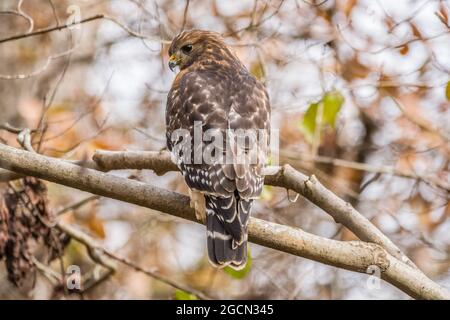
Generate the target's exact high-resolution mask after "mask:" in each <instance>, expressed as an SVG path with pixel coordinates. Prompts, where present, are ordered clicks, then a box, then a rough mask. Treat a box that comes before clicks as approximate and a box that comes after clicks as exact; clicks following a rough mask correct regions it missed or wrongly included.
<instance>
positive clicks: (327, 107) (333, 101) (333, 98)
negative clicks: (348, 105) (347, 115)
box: [323, 92, 344, 128]
mask: <svg viewBox="0 0 450 320" xmlns="http://www.w3.org/2000/svg"><path fill="white" fill-rule="evenodd" d="M343 103H344V97H343V96H342V95H341V94H340V93H339V92H329V93H327V94H325V96H324V97H323V106H324V108H323V123H324V124H328V125H330V126H331V127H332V128H334V127H335V125H336V118H337V114H338V113H339V111H340V110H341V107H342V104H343Z"/></svg>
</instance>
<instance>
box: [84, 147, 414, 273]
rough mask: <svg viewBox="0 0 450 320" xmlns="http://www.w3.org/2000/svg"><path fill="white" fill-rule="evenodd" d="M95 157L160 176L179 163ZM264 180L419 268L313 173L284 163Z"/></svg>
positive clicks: (151, 157) (110, 166)
mask: <svg viewBox="0 0 450 320" xmlns="http://www.w3.org/2000/svg"><path fill="white" fill-rule="evenodd" d="M93 160H94V161H95V162H96V163H97V165H98V166H99V167H100V168H101V170H103V171H109V170H120V169H152V170H154V171H155V172H156V174H158V175H160V174H163V173H166V172H168V171H174V170H178V168H177V166H176V165H175V164H174V163H173V162H172V161H171V158H170V154H169V153H168V152H154V151H127V152H119V151H103V150H97V151H96V153H95V154H94V156H93ZM264 183H265V184H267V185H272V186H277V187H282V188H286V189H291V190H293V191H295V192H297V193H299V194H301V195H302V196H303V197H305V198H306V199H308V200H310V201H311V202H312V203H314V204H315V205H317V206H318V207H320V208H321V209H323V210H324V211H325V212H327V213H328V214H329V215H331V216H332V217H333V219H334V220H335V221H336V222H338V223H342V224H343V225H344V226H346V227H347V228H348V229H349V230H350V231H352V232H353V233H354V234H355V235H356V236H357V237H358V238H359V239H361V240H363V241H367V242H373V243H376V244H379V245H380V246H382V247H384V248H385V249H386V251H387V252H389V253H390V254H391V255H393V256H394V257H396V258H397V259H400V260H402V261H404V262H406V263H407V264H409V265H410V266H411V267H413V268H416V266H415V265H414V263H413V262H412V261H411V260H410V259H409V258H408V257H407V256H406V255H404V254H403V253H402V251H401V250H400V249H399V248H398V247H397V246H396V245H395V244H394V243H393V242H392V241H391V240H390V239H389V238H388V237H386V236H385V235H384V234H383V233H382V232H381V231H380V230H379V229H378V228H377V227H375V226H374V225H373V224H372V223H371V222H370V221H369V220H368V219H367V218H366V217H364V216H363V215H362V214H361V213H359V212H358V211H357V210H355V209H354V208H353V207H352V206H351V204H350V203H348V202H345V201H344V200H342V199H341V198H339V197H338V196H336V195H335V194H334V193H333V192H331V191H330V190H328V189H326V188H325V187H324V186H323V185H322V184H321V183H320V182H319V181H318V180H317V179H316V178H315V177H314V176H312V177H307V176H306V175H304V174H302V173H300V172H298V171H297V170H295V169H293V168H292V167H291V166H289V165H285V166H283V167H282V168H280V169H278V170H276V172H274V174H273V175H268V176H266V178H265V181H264Z"/></svg>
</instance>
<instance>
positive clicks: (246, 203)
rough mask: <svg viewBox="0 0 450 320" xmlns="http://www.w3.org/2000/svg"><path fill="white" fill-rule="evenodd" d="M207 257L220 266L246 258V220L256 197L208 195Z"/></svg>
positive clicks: (241, 263) (237, 264) (235, 264)
mask: <svg viewBox="0 0 450 320" xmlns="http://www.w3.org/2000/svg"><path fill="white" fill-rule="evenodd" d="M205 200H206V228H207V246H208V257H209V260H210V261H211V263H212V264H213V265H215V266H217V267H224V266H226V265H229V266H231V267H233V268H234V269H242V268H243V267H244V266H245V264H246V262H247V224H248V217H249V215H250V209H251V205H252V202H253V200H244V199H240V198H239V197H238V196H237V197H236V195H232V196H230V197H227V198H219V197H215V196H211V195H205Z"/></svg>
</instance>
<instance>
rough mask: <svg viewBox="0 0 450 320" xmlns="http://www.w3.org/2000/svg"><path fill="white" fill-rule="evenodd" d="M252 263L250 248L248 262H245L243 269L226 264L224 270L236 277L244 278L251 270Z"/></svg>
mask: <svg viewBox="0 0 450 320" xmlns="http://www.w3.org/2000/svg"><path fill="white" fill-rule="evenodd" d="M251 265H252V256H251V255H250V250H248V252H247V263H246V264H245V267H244V268H242V269H241V270H234V269H233V268H231V267H228V266H226V267H225V268H223V270H224V271H225V272H226V273H227V274H228V275H230V276H231V277H233V278H235V279H243V278H244V277H245V276H246V275H247V274H248V273H249V272H250V267H251Z"/></svg>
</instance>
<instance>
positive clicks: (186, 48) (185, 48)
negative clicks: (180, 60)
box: [181, 44, 192, 53]
mask: <svg viewBox="0 0 450 320" xmlns="http://www.w3.org/2000/svg"><path fill="white" fill-rule="evenodd" d="M181 51H183V52H184V53H189V52H191V51H192V44H187V45H185V46H182V47H181Z"/></svg>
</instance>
